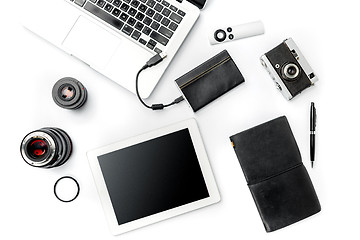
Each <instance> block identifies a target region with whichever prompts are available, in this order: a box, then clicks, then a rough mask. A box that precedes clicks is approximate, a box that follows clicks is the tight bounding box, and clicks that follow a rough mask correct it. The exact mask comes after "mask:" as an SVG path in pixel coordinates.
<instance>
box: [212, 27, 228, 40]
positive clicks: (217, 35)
mask: <svg viewBox="0 0 360 240" xmlns="http://www.w3.org/2000/svg"><path fill="white" fill-rule="evenodd" d="M214 38H215V40H216V41H218V42H223V41H225V39H226V32H225V31H224V30H222V29H218V30H216V31H215V33H214Z"/></svg>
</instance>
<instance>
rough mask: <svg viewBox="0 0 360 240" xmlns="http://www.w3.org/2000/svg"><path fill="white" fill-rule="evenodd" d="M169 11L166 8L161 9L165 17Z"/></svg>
mask: <svg viewBox="0 0 360 240" xmlns="http://www.w3.org/2000/svg"><path fill="white" fill-rule="evenodd" d="M170 13H171V11H170V10H169V9H167V8H164V10H163V11H162V14H163V15H165V16H166V17H168V16H169V15H170Z"/></svg>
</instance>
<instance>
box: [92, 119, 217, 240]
mask: <svg viewBox="0 0 360 240" xmlns="http://www.w3.org/2000/svg"><path fill="white" fill-rule="evenodd" d="M183 129H188V130H189V133H190V136H191V141H192V143H193V146H194V149H195V152H196V156H197V159H198V161H199V165H200V168H201V172H202V175H203V177H204V181H205V184H206V188H207V191H208V193H209V197H207V198H204V199H201V200H198V201H194V202H191V203H188V204H185V205H182V206H179V207H176V208H172V209H169V210H167V211H163V212H158V213H156V214H153V215H148V216H146V217H143V218H140V219H137V220H134V221H131V222H128V223H124V224H121V225H119V223H118V220H117V218H116V214H115V211H114V208H113V205H112V203H111V199H110V195H109V192H108V191H107V187H106V183H105V179H104V176H103V173H102V171H101V168H100V164H99V160H98V157H99V156H103V155H105V154H108V153H112V152H114V151H118V150H119V149H124V148H128V147H130V146H134V145H137V144H140V143H144V142H147V141H150V140H152V139H156V138H158V137H161V136H165V135H168V134H171V133H174V132H177V131H179V130H183ZM87 156H88V159H89V163H90V167H91V171H92V173H93V176H94V180H95V183H96V186H97V190H98V193H99V196H100V200H101V203H102V205H103V208H104V212H105V215H106V217H107V220H108V223H109V227H110V229H111V232H112V233H113V234H114V235H117V234H122V233H125V232H128V231H131V230H134V229H137V228H140V227H144V226H147V225H149V224H152V223H156V222H159V221H162V220H165V219H168V218H171V217H174V216H177V215H180V214H184V213H187V212H190V211H194V210H196V209H199V208H202V207H206V206H209V205H211V204H214V203H217V202H219V201H220V194H219V190H218V188H217V186H216V182H215V178H214V175H213V171H212V169H211V166H210V162H209V159H208V157H207V154H206V150H205V147H204V145H203V141H202V139H201V135H200V132H199V129H198V126H197V123H196V120H195V119H193V118H192V119H188V120H185V121H181V122H178V123H176V124H172V125H170V126H164V127H162V128H160V129H156V130H154V131H151V132H148V133H145V134H141V135H139V136H135V137H132V138H129V139H126V140H123V141H120V142H116V143H113V144H110V145H107V146H103V147H101V148H97V149H94V150H91V151H89V152H88V153H87ZM124 194H125V193H124ZM144 201H146V199H144Z"/></svg>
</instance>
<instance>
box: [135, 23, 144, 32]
mask: <svg viewBox="0 0 360 240" xmlns="http://www.w3.org/2000/svg"><path fill="white" fill-rule="evenodd" d="M143 27H144V24H142V23H141V22H137V23H136V24H135V28H136V29H137V30H139V31H141V30H142V29H143Z"/></svg>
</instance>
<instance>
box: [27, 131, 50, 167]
mask: <svg viewBox="0 0 360 240" xmlns="http://www.w3.org/2000/svg"><path fill="white" fill-rule="evenodd" d="M37 141H38V142H42V143H43V144H46V147H45V148H44V151H45V153H44V154H39V153H36V152H35V151H39V150H40V148H39V147H38V148H36V147H31V146H32V145H34V144H35V143H36V142H37ZM20 148H21V149H20V151H21V156H22V157H23V159H24V160H25V162H26V163H28V164H30V165H31V166H34V167H45V166H47V165H49V164H51V162H52V161H53V159H54V157H55V155H56V152H57V151H56V144H55V140H54V139H53V137H52V136H50V135H49V134H48V133H46V132H43V131H34V132H31V133H29V134H28V135H26V136H25V138H24V139H23V140H22V142H21V146H20ZM36 155H37V156H36Z"/></svg>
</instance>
